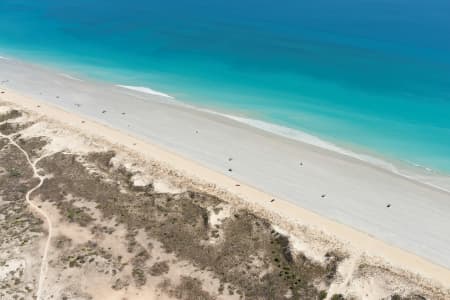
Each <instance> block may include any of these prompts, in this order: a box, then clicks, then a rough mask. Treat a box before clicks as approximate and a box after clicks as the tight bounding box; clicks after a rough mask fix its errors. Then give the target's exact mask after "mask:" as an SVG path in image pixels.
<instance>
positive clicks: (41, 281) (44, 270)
mask: <svg viewBox="0 0 450 300" xmlns="http://www.w3.org/2000/svg"><path fill="white" fill-rule="evenodd" d="M0 136H1V137H3V138H6V139H8V140H9V143H10V144H12V145H13V146H15V147H16V148H17V149H19V150H20V151H21V152H22V153H23V154H24V155H25V157H26V159H27V162H28V164H29V165H30V166H31V168H32V169H33V177H34V178H38V179H39V183H38V184H37V185H36V186H34V187H33V188H31V189H30V190H28V192H27V193H26V194H25V200H26V202H27V204H28V205H29V206H30V207H31V209H33V210H35V211H36V212H37V213H38V214H39V215H41V216H42V217H43V218H44V219H45V221H46V222H47V226H48V236H47V241H46V242H45V248H44V253H43V255H42V261H41V268H40V272H39V281H38V289H37V291H36V300H41V293H42V286H43V284H44V280H45V276H46V274H47V267H48V261H47V259H48V251H49V248H50V241H51V239H52V233H53V232H52V230H53V225H52V222H51V220H50V218H49V216H48V215H47V214H46V213H45V211H43V210H42V209H40V208H39V207H38V206H37V205H36V204H34V203H33V202H31V200H30V195H31V193H33V192H34V191H36V190H37V189H39V188H40V187H41V186H42V184H43V183H44V180H45V176H44V175H39V172H38V170H37V168H36V165H37V164H38V162H39V161H41V160H42V159H44V158H46V157H48V156H51V155H53V153H51V154H46V155H43V156H41V157H39V158H37V159H36V160H35V161H34V162H33V161H32V160H31V158H30V156H29V155H28V153H27V152H26V151H25V150H24V149H23V148H22V147H20V146H19V145H18V144H17V143H16V142H15V141H14V139H13V138H12V137H11V136H10V135H4V134H2V133H0Z"/></svg>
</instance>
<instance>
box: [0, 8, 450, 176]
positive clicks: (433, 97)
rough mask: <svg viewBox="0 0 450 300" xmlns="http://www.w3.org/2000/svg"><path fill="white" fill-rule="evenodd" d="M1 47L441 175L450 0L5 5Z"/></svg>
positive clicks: (446, 162)
mask: <svg viewBox="0 0 450 300" xmlns="http://www.w3.org/2000/svg"><path fill="white" fill-rule="evenodd" d="M0 55H2V56H10V57H16V58H19V59H24V60H28V61H31V62H34V63H41V64H44V65H50V66H54V67H57V68H60V69H63V70H65V71H67V73H69V74H74V75H75V76H83V77H88V78H93V79H97V80H103V81H109V82H112V83H114V84H123V85H135V86H147V87H150V88H152V89H155V90H159V91H162V92H164V93H167V94H170V95H172V96H175V97H176V98H177V99H178V100H180V101H184V102H187V103H190V104H194V105H197V106H201V107H205V108H209V109H213V110H217V111H221V112H225V113H228V114H234V115H239V116H244V117H248V118H253V119H258V120H263V121H266V122H270V123H274V124H278V125H282V126H286V127H289V128H293V129H298V130H301V131H304V132H307V133H310V134H313V135H316V136H318V137H321V138H323V139H325V140H328V141H331V142H333V143H336V144H338V145H341V146H344V147H350V148H352V149H361V150H362V151H369V152H374V153H376V154H378V155H381V156H384V157H386V158H389V159H394V160H401V161H404V162H409V163H414V164H418V165H421V166H424V167H429V168H432V169H433V170H437V171H442V172H445V173H450V2H449V1H448V0H430V1H418V0H409V1H406V0H390V1H387V0H364V1H362V0H342V1H332V0H315V1H303V0H282V1H268V0H259V1H255V0H247V1H236V0H229V1H217V0H209V1H207V0H190V1H184V0H183V1H182V0H179V1H154V0H149V1H143V0H129V1H118V0H108V1H107V0H97V1H88V0H78V1H61V0H40V1H36V0H0Z"/></svg>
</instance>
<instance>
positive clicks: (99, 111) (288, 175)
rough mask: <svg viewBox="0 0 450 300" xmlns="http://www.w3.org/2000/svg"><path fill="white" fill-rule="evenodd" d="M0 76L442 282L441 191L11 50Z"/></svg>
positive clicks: (149, 150)
mask: <svg viewBox="0 0 450 300" xmlns="http://www.w3.org/2000/svg"><path fill="white" fill-rule="evenodd" d="M0 82H1V84H0V90H4V91H6V93H5V95H8V98H6V97H5V96H4V95H3V94H2V95H0V97H1V99H4V100H8V101H13V102H15V103H17V104H19V105H22V106H24V107H27V108H28V109H33V110H36V111H38V112H40V113H43V114H44V115H46V116H48V117H51V118H55V119H57V120H59V121H62V122H64V123H66V124H68V125H71V126H75V127H77V128H79V129H81V130H84V131H85V132H86V133H91V134H96V135H98V136H101V137H103V138H106V139H107V140H109V141H112V142H115V143H119V144H123V145H125V146H127V147H131V148H133V149H135V150H137V151H138V152H140V153H143V154H145V155H148V156H149V157H151V158H153V159H157V160H160V161H163V162H167V163H169V164H171V165H173V166H174V167H175V168H177V169H180V170H183V171H184V172H186V173H187V174H191V175H193V176H196V177H199V178H202V179H204V180H207V181H209V182H212V183H214V184H216V185H217V186H219V187H222V188H224V189H227V190H229V191H231V192H233V193H236V194H238V195H239V196H241V197H242V198H243V199H245V200H247V201H249V202H251V203H254V204H256V205H259V206H262V207H263V208H266V209H269V210H270V211H273V212H275V213H277V214H279V215H280V216H282V217H283V218H286V220H287V221H289V222H294V223H299V224H302V225H308V226H312V227H314V228H317V229H320V230H322V231H324V232H326V233H328V234H330V235H332V236H335V237H336V238H338V239H339V240H340V241H343V242H344V243H350V244H351V245H352V247H354V248H355V249H358V250H359V251H361V252H364V253H367V254H368V255H373V256H380V257H383V258H384V259H386V260H387V261H388V262H390V263H391V264H393V265H395V266H399V267H402V268H405V269H407V270H410V271H412V272H417V273H420V274H421V275H423V276H425V277H428V278H432V279H436V280H438V281H440V282H441V283H442V284H444V285H447V286H448V284H449V282H450V270H449V268H450V221H449V216H450V194H449V193H448V192H445V191H442V190H439V189H436V188H433V187H431V186H429V185H424V184H421V183H418V182H416V181H413V180H409V179H407V178H405V177H402V176H399V175H397V174H394V173H391V172H389V171H387V170H385V169H382V168H379V167H376V166H373V165H370V164H368V163H365V162H363V161H361V160H357V159H354V158H351V157H348V156H346V155H342V154H339V153H336V152H332V151H329V150H326V149H323V148H319V147H316V146H313V145H308V144H305V143H301V142H299V141H294V140H290V139H286V138H283V137H280V136H276V135H273V134H270V133H268V132H265V131H262V130H259V129H256V128H253V127H250V126H248V125H245V124H242V123H239V122H236V121H233V120H230V119H228V118H225V117H222V116H220V115H215V114H210V113H207V112H202V111H198V110H193V109H191V108H189V107H184V106H180V105H176V104H173V103H168V102H167V99H166V97H164V96H161V97H159V96H158V95H150V94H144V93H141V92H139V91H133V90H129V89H124V88H121V87H117V86H113V85H106V84H100V83H92V82H89V81H79V80H74V79H71V78H70V77H67V76H61V75H60V74H59V73H58V72H52V71H48V70H45V69H43V68H40V67H36V66H30V65H27V64H23V63H21V62H17V61H15V60H1V61H0ZM38 103H40V104H38ZM45 103H46V104H45ZM37 105H39V107H37ZM58 107H59V108H62V109H63V110H61V109H59V108H58ZM70 112H76V113H77V114H73V113H70ZM82 120H85V123H82V122H81V121H82ZM115 129H119V130H120V131H119V130H115ZM230 158H231V160H230ZM300 163H302V165H301V164H300ZM229 169H231V172H230V171H229ZM237 183H239V184H240V186H236V184H237ZM272 198H275V201H274V202H271V199H272ZM388 204H389V205H390V207H387V205H388Z"/></svg>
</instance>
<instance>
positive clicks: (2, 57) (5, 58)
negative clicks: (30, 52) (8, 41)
mask: <svg viewBox="0 0 450 300" xmlns="http://www.w3.org/2000/svg"><path fill="white" fill-rule="evenodd" d="M0 59H3V60H9V58H7V57H4V56H0Z"/></svg>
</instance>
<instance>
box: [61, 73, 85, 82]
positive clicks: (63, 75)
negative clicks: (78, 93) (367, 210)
mask: <svg viewBox="0 0 450 300" xmlns="http://www.w3.org/2000/svg"><path fill="white" fill-rule="evenodd" d="M59 75H61V76H62V77H66V78H68V79H72V80H76V81H81V82H82V81H83V80H81V79H79V78H76V77H73V76H71V75H69V74H65V73H60V74H59Z"/></svg>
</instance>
